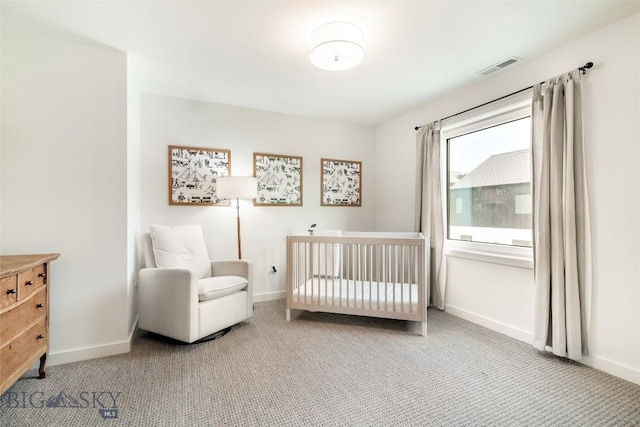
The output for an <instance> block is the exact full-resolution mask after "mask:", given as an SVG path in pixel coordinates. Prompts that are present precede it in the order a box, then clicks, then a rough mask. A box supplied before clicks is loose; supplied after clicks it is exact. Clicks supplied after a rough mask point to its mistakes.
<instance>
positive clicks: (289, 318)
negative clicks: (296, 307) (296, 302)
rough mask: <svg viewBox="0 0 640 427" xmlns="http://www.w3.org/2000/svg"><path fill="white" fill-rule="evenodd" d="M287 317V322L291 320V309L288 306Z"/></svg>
mask: <svg viewBox="0 0 640 427" xmlns="http://www.w3.org/2000/svg"><path fill="white" fill-rule="evenodd" d="M285 315H286V318H287V322H290V321H291V309H290V308H287V310H286V312H285Z"/></svg>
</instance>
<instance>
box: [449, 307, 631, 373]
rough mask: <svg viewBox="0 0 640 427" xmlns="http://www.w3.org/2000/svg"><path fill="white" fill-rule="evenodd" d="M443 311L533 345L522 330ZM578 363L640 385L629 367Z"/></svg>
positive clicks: (595, 360) (594, 359)
mask: <svg viewBox="0 0 640 427" xmlns="http://www.w3.org/2000/svg"><path fill="white" fill-rule="evenodd" d="M445 311H446V312H447V313H450V314H453V315H454V316H456V317H460V318H461V319H464V320H468V321H469V322H472V323H475V324H477V325H480V326H484V327H485V328H488V329H491V330H492V331H496V332H500V333H501V334H504V335H507V336H509V337H511V338H515V339H517V340H520V341H523V342H525V343H527V344H532V343H533V334H532V333H530V332H527V331H525V330H523V329H519V328H514V327H513V326H510V325H507V324H506V323H502V322H498V321H497V320H494V319H491V318H488V317H485V316H482V315H479V314H477V313H473V312H471V311H468V310H465V309H463V308H460V307H456V306H452V305H449V304H447V305H446V307H445ZM579 363H581V364H583V365H586V366H589V367H592V368H594V369H597V370H599V371H602V372H606V373H607V374H610V375H613V376H614V377H618V378H622V379H623V380H627V381H630V382H632V383H635V384H638V385H640V370H638V369H636V368H633V367H631V366H627V365H623V364H621V363H618V362H614V361H613V360H609V359H606V358H604V357H600V356H585V357H583V358H582V359H581V360H580V361H579Z"/></svg>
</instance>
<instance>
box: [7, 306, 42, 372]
mask: <svg viewBox="0 0 640 427" xmlns="http://www.w3.org/2000/svg"><path fill="white" fill-rule="evenodd" d="M46 349H47V323H46V319H44V318H43V319H42V320H41V321H39V322H38V323H37V324H35V325H34V326H32V327H31V328H29V329H28V330H27V331H26V332H24V333H23V334H22V335H20V336H19V337H18V338H17V339H16V340H14V341H13V342H11V344H8V345H6V346H5V347H4V348H2V350H0V378H2V379H3V380H4V379H5V378H9V376H10V375H12V374H14V373H15V371H16V370H17V369H18V368H20V367H21V366H23V365H25V364H30V363H32V361H33V360H34V359H35V358H36V357H39V356H41V354H40V353H42V354H44V353H45V351H46Z"/></svg>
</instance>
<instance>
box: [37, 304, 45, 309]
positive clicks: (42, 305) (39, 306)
mask: <svg viewBox="0 0 640 427" xmlns="http://www.w3.org/2000/svg"><path fill="white" fill-rule="evenodd" d="M42 307H44V304H36V308H42Z"/></svg>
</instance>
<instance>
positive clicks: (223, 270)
mask: <svg viewBox="0 0 640 427" xmlns="http://www.w3.org/2000/svg"><path fill="white" fill-rule="evenodd" d="M211 276H213V277H216V276H240V277H244V278H245V279H247V281H248V282H249V284H248V285H247V294H248V295H249V298H247V317H251V316H253V263H252V262H251V261H249V260H247V259H233V260H220V261H211Z"/></svg>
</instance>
